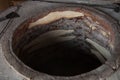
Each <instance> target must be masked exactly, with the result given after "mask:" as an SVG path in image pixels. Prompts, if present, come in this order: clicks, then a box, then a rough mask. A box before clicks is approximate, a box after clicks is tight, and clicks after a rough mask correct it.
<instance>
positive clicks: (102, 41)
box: [12, 11, 114, 76]
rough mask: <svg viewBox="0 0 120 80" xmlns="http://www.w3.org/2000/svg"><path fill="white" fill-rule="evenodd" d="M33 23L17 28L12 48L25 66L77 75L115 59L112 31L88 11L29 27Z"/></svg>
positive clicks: (47, 71) (44, 71)
mask: <svg viewBox="0 0 120 80" xmlns="http://www.w3.org/2000/svg"><path fill="white" fill-rule="evenodd" d="M62 12H63V11H62ZM51 13H52V12H51ZM49 14H50V13H49ZM49 14H47V15H49ZM84 14H85V13H84ZM37 20H38V19H37ZM37 20H36V21H37ZM32 23H34V22H32ZM28 24H29V25H28ZM30 24H31V23H29V21H26V22H25V24H24V25H21V26H19V27H18V28H17V29H16V30H15V32H14V34H13V38H12V49H13V52H14V53H15V55H16V56H17V57H18V58H19V59H20V60H21V61H22V62H23V63H24V64H25V65H27V66H29V67H31V68H32V69H34V70H36V71H38V72H41V73H46V74H49V75H53V76H75V75H80V74H83V73H87V72H90V71H92V70H94V69H96V68H98V67H100V66H101V65H103V64H104V63H105V62H106V61H107V60H108V59H110V58H111V49H112V48H113V47H114V46H113V44H112V41H111V38H113V37H112V35H111V34H112V32H111V31H110V30H107V29H106V27H104V25H101V24H102V23H100V22H99V21H98V22H97V21H94V20H93V19H92V18H91V17H90V16H88V15H87V14H85V16H81V17H72V18H67V17H62V18H59V19H58V20H53V21H52V22H50V23H47V24H45V23H44V24H37V25H34V26H32V27H30V28H29V26H30ZM26 25H27V27H26ZM21 30H22V31H21ZM99 49H100V50H103V51H102V52H101V51H100V50H99ZM104 53H105V55H104ZM106 54H108V55H107V56H106Z"/></svg>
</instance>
